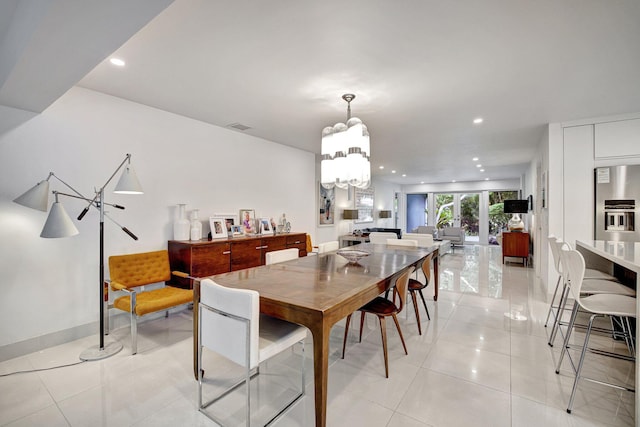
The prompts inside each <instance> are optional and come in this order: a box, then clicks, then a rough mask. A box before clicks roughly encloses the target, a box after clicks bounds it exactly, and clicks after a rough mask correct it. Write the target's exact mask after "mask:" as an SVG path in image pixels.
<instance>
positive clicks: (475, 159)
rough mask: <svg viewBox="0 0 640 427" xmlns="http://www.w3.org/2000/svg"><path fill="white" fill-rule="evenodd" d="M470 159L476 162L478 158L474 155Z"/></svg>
mask: <svg viewBox="0 0 640 427" xmlns="http://www.w3.org/2000/svg"><path fill="white" fill-rule="evenodd" d="M471 160H473V161H474V162H477V161H478V160H479V159H478V158H477V157H474V158H473V159H471Z"/></svg>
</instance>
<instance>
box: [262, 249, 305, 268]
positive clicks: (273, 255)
mask: <svg viewBox="0 0 640 427" xmlns="http://www.w3.org/2000/svg"><path fill="white" fill-rule="evenodd" d="M299 256H300V250H299V249H298V248H289V249H280V250H278V251H271V252H267V253H266V254H264V263H265V264H266V265H269V264H276V263H278V262H285V261H289V260H291V259H296V258H298V257H299Z"/></svg>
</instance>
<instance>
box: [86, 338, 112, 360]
mask: <svg viewBox="0 0 640 427" xmlns="http://www.w3.org/2000/svg"><path fill="white" fill-rule="evenodd" d="M120 350H122V344H121V343H119V342H117V341H114V342H110V343H108V344H105V345H104V348H100V346H98V345H94V346H92V347H89V348H88V349H86V350H84V351H83V352H82V353H80V360H85V361H92V360H102V359H106V358H107V357H111V356H113V355H114V354H117V353H119V352H120Z"/></svg>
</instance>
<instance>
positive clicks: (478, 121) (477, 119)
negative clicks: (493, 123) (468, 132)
mask: <svg viewBox="0 0 640 427" xmlns="http://www.w3.org/2000/svg"><path fill="white" fill-rule="evenodd" d="M483 121H484V119H483V118H482V117H477V118H475V119H473V123H474V124H476V125H479V124H480V123H482V122H483Z"/></svg>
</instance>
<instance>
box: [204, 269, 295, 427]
mask: <svg viewBox="0 0 640 427" xmlns="http://www.w3.org/2000/svg"><path fill="white" fill-rule="evenodd" d="M306 336H307V329H306V328H305V327H303V326H300V325H297V324H295V323H290V322H286V321H284V320H280V319H276V318H273V317H270V316H266V315H262V314H260V295H259V294H258V292H256V291H253V290H248V289H233V288H227V287H224V286H221V285H219V284H217V283H215V282H214V281H213V280H211V279H204V280H202V281H201V282H200V303H199V304H198V355H197V371H198V408H199V410H200V412H202V413H203V414H205V415H206V416H207V417H209V418H211V419H212V420H214V421H215V422H217V423H218V424H222V423H221V422H220V419H219V417H217V416H215V415H213V414H212V413H211V412H210V411H206V410H205V409H207V408H208V407H209V406H210V405H211V404H213V403H214V402H216V401H217V400H219V399H220V398H222V397H224V396H226V395H227V394H228V393H229V392H230V391H232V390H234V389H235V388H237V387H239V386H241V385H243V384H246V389H247V390H246V399H247V400H246V425H247V426H249V425H250V420H251V392H250V381H251V376H252V375H251V372H252V371H254V370H256V368H257V367H258V366H259V364H260V363H261V362H263V361H265V360H266V359H269V358H271V357H273V356H275V355H276V354H279V353H281V352H282V351H284V350H286V349H288V348H290V347H292V346H293V345H294V344H296V343H302V346H303V347H302V349H303V350H302V367H301V376H302V385H301V391H300V392H299V393H297V394H296V396H295V397H293V398H292V400H291V401H290V402H289V403H288V404H287V406H286V407H285V409H286V408H288V407H290V406H291V405H292V404H293V403H294V402H296V401H297V400H298V399H300V398H301V397H302V396H304V392H305V378H304V340H305V339H306ZM205 348H207V349H209V350H212V351H214V352H215V353H217V354H219V355H220V356H223V357H225V358H227V359H229V360H231V361H233V362H235V363H236V364H238V365H240V366H242V367H244V368H245V376H244V379H243V380H242V381H240V382H238V383H236V384H235V385H234V386H232V387H230V388H229V389H228V390H225V391H224V392H222V393H220V394H218V395H217V397H215V398H213V399H211V400H209V401H208V402H203V398H202V396H203V389H202V385H203V381H202V380H203V375H204V367H203V362H202V360H203V349H205ZM214 370H215V369H214ZM256 371H257V370H256ZM283 411H284V409H283V410H282V411H280V412H278V414H277V415H276V416H275V417H274V418H273V419H275V418H277V417H278V416H279V415H281V414H282V412H283ZM273 419H272V420H273ZM272 420H271V421H272Z"/></svg>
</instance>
